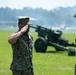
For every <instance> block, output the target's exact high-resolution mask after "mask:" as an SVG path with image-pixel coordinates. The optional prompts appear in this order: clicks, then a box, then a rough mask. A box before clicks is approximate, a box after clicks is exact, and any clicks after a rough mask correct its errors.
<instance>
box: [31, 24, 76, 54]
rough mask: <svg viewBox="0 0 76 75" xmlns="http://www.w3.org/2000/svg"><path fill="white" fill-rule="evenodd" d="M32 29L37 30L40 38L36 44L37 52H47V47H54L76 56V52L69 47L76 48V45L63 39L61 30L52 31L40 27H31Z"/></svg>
mask: <svg viewBox="0 0 76 75" xmlns="http://www.w3.org/2000/svg"><path fill="white" fill-rule="evenodd" d="M30 27H31V28H34V29H35V32H37V33H38V38H37V39H36V41H35V43H34V47H35V50H36V52H46V50H47V46H52V47H54V48H55V49H56V51H65V50H66V51H68V55H76V52H75V50H74V49H72V48H68V47H67V46H71V47H76V43H69V41H68V40H66V39H64V38H62V37H61V36H62V34H63V32H62V31H60V30H52V29H48V28H46V27H42V26H39V25H35V26H34V25H31V26H30Z"/></svg>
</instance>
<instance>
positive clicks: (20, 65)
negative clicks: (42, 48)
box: [8, 17, 34, 75]
mask: <svg viewBox="0 0 76 75" xmlns="http://www.w3.org/2000/svg"><path fill="white" fill-rule="evenodd" d="M18 27H19V30H18V32H16V33H13V34H11V35H10V36H9V37H8V42H9V43H10V44H11V46H12V50H13V60H12V63H11V67H10V69H11V70H12V75H34V73H33V64H32V48H33V47H32V42H33V39H32V36H31V35H30V34H29V29H30V22H29V18H28V17H27V18H19V19H18Z"/></svg>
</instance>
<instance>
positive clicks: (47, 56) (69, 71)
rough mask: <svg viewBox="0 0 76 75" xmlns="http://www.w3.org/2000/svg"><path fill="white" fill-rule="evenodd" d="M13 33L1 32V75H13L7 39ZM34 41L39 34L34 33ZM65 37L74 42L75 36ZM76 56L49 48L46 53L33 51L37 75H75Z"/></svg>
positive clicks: (68, 35)
mask: <svg viewBox="0 0 76 75" xmlns="http://www.w3.org/2000/svg"><path fill="white" fill-rule="evenodd" d="M11 33H12V31H0V75H12V73H11V71H10V64H11V61H12V49H11V46H10V44H9V43H8V41H7V39H8V36H9V35H10V34H11ZM32 35H33V37H34V40H35V39H36V38H37V34H35V33H32ZM63 37H65V38H66V39H68V40H69V42H74V38H75V37H76V35H75V34H64V35H63ZM75 64H76V56H68V52H66V51H64V52H56V51H55V49H54V48H53V47H48V49H47V52H46V53H37V52H35V50H34V49H33V65H34V73H35V75H74V66H75Z"/></svg>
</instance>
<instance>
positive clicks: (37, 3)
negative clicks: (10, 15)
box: [0, 0, 76, 10]
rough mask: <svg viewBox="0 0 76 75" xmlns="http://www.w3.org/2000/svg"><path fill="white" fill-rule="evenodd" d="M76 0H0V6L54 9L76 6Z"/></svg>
mask: <svg viewBox="0 0 76 75" xmlns="http://www.w3.org/2000/svg"><path fill="white" fill-rule="evenodd" d="M75 5H76V0H0V7H4V8H5V7H9V8H12V9H14V8H16V9H23V8H24V7H32V8H43V9H46V10H52V9H54V8H56V7H67V6H71V7H73V6H75Z"/></svg>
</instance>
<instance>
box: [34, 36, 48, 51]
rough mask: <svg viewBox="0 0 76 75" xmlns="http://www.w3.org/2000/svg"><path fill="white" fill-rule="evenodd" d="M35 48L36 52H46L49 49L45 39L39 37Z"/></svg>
mask: <svg viewBox="0 0 76 75" xmlns="http://www.w3.org/2000/svg"><path fill="white" fill-rule="evenodd" d="M34 46H35V50H36V52H46V49H47V41H46V40H45V39H44V38H42V37H39V38H38V39H37V40H36V41H35V44H34Z"/></svg>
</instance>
